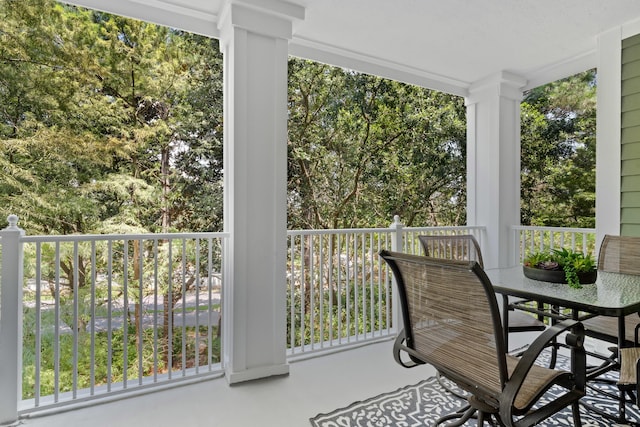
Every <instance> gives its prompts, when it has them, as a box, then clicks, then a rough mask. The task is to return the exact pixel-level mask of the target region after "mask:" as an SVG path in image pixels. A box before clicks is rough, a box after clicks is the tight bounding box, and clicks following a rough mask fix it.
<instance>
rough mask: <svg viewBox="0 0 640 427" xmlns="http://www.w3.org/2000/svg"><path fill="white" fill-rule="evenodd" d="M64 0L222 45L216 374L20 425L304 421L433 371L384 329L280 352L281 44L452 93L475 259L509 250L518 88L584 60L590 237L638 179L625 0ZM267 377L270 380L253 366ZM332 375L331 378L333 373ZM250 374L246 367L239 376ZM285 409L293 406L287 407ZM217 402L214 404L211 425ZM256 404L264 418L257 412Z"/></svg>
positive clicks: (632, 9)
mask: <svg viewBox="0 0 640 427" xmlns="http://www.w3.org/2000/svg"><path fill="white" fill-rule="evenodd" d="M73 3H76V4H78V5H81V6H85V7H90V8H96V9H101V10H105V11H108V12H111V13H116V14H121V15H126V16H130V17H134V18H138V19H143V20H148V21H152V22H156V23H159V24H163V25H169V26H173V27H176V28H181V29H184V30H187V31H193V32H196V33H200V34H205V35H209V36H211V37H216V38H219V39H220V40H221V46H222V49H223V52H224V56H225V85H224V88H225V137H224V139H225V178H226V179H225V186H226V187H225V230H224V231H225V233H226V235H227V236H228V238H227V239H225V240H224V248H223V253H224V265H223V277H224V283H223V290H224V291H223V292H224V294H225V298H224V300H223V307H222V310H221V311H222V313H223V319H222V324H223V325H224V327H223V329H222V343H223V344H222V346H223V347H222V361H223V362H222V376H224V379H223V378H218V379H213V380H211V381H204V382H201V383H198V384H193V385H186V386H184V387H179V388H175V389H172V390H166V391H159V392H158V393H151V394H148V395H143V396H140V397H137V398H135V399H128V400H118V401H115V402H113V403H106V404H104V405H97V406H95V407H94V408H88V409H78V410H74V411H73V412H69V413H66V414H60V415H56V416H55V417H53V418H51V417H47V418H34V419H26V420H25V423H27V424H29V423H30V424H32V425H52V426H53V425H58V424H56V423H58V422H60V425H62V424H63V423H64V424H65V425H74V424H78V425H82V424H83V423H88V422H91V423H92V424H94V425H99V424H97V423H98V422H99V420H100V421H102V420H104V422H105V425H106V424H107V423H108V424H109V425H113V424H115V423H116V422H118V421H120V422H121V423H123V424H125V425H127V424H131V425H163V424H168V422H167V420H170V419H174V420H175V423H177V424H183V425H211V424H212V423H213V425H238V426H240V425H260V424H262V425H304V424H305V422H306V420H308V418H309V417H310V416H313V415H315V414H316V413H318V412H323V411H329V410H331V409H333V408H335V407H339V406H343V405H345V404H348V403H350V402H352V401H354V400H359V399H363V398H366V397H369V396H372V395H375V394H377V393H378V392H383V391H389V390H390V389H394V388H396V387H399V386H401V385H406V384H408V383H412V382H416V381H415V380H416V378H417V377H420V378H423V377H427V376H430V375H431V374H432V372H431V371H430V370H429V368H425V369H424V370H423V373H421V374H420V375H418V374H417V373H416V371H415V370H411V371H407V370H403V369H402V368H400V367H399V366H395V365H394V362H393V359H392V358H391V354H390V348H391V344H390V342H389V341H385V342H382V343H376V344H372V345H370V346H366V347H362V348H358V349H353V350H350V351H348V352H342V353H337V354H333V355H331V356H324V357H317V358H312V359H309V360H305V361H300V362H295V363H292V362H291V361H290V360H289V359H288V356H287V337H286V329H287V328H286V302H285V300H286V283H287V280H286V270H287V269H286V259H287V250H288V249H287V248H288V246H287V229H286V228H287V227H286V217H287V212H286V174H287V172H286V152H287V150H286V140H287V132H286V117H287V106H286V104H287V103H286V93H287V91H286V90H287V79H286V76H287V58H288V56H289V55H294V56H300V57H304V58H309V59H312V60H316V61H320V62H326V63H329V64H332V65H338V66H343V67H347V68H352V69H355V70H357V71H361V72H367V73H371V74H376V75H380V76H382V77H387V78H392V79H397V80H401V81H404V82H407V83H412V84H417V85H421V86H425V87H428V88H432V89H436V90H441V91H445V92H448V93H453V94H456V95H460V96H463V97H465V99H466V101H467V144H468V145H467V173H468V175H467V186H468V204H467V226H470V227H474V226H477V227H482V228H483V230H484V232H483V233H484V234H483V254H484V258H485V265H486V266H487V267H489V268H491V267H503V266H508V265H511V264H512V263H513V262H515V260H516V258H514V256H513V254H514V253H515V252H516V251H517V246H516V241H515V239H513V238H512V234H511V233H512V227H513V226H514V225H515V226H517V225H518V224H519V218H520V207H519V200H520V194H519V191H520V187H519V182H520V180H519V173H520V168H519V166H520V162H519V153H520V145H519V138H520V136H519V135H520V124H519V123H520V120H519V119H520V115H519V104H520V99H521V97H522V93H523V91H525V90H527V89H530V88H533V87H536V86H538V85H541V84H544V83H547V82H550V81H553V80H556V79H559V78H562V77H566V76H568V75H571V74H574V73H577V72H580V71H584V70H586V69H589V68H597V69H598V131H597V140H598V149H597V150H598V166H597V172H598V173H597V185H596V187H597V212H596V220H597V223H596V225H597V227H596V236H597V240H598V241H599V240H600V239H601V238H602V236H603V235H604V234H620V232H621V227H622V223H623V220H622V208H623V207H624V202H623V200H622V197H621V190H622V187H623V185H630V186H631V188H630V189H631V191H634V190H637V189H639V188H637V187H636V188H633V180H626V181H625V182H623V179H622V177H623V174H624V170H623V165H622V154H621V127H622V123H623V118H622V117H623V111H622V106H621V95H622V94H621V87H620V86H621V83H620V82H621V79H622V43H623V40H625V39H628V38H630V37H633V36H635V35H637V34H640V4H638V3H637V2H634V1H623V2H616V3H615V4H611V3H604V2H601V1H598V0H593V1H588V2H584V1H572V2H563V3H562V4H557V3H558V2H553V1H544V2H536V3H535V4H526V5H524V4H514V3H513V2H508V1H504V0H503V1H499V0H496V1H491V2H488V3H483V4H478V5H473V6H470V5H469V4H467V2H464V1H454V2H446V4H438V5H435V4H431V3H429V2H424V3H421V4H419V3H415V2H412V3H410V4H404V5H402V6H398V5H396V4H393V3H391V2H384V1H375V2H360V1H344V0H336V1H322V0H315V1H313V0H296V1H290V2H284V1H278V0H273V1H267V2H262V1H258V0H242V1H211V2H195V1H191V2H188V1H178V0H176V1H125V0H116V1H112V2H109V3H108V4H105V3H104V2H102V1H99V0H85V1H77V2H73ZM627 190H629V188H627ZM629 212H630V215H632V216H633V215H634V213H633V211H629ZM5 297H6V295H5V294H3V298H5ZM11 304H12V303H11V302H9V301H7V302H5V301H4V300H3V304H2V307H3V313H2V316H3V317H4V316H16V317H19V314H18V310H17V307H15V311H13V309H12V308H10V307H11ZM3 334H6V332H5V331H3ZM354 367H357V368H358V369H357V370H355V369H354ZM272 376H273V377H275V378H272V379H269V380H264V378H267V377H272ZM338 379H340V381H345V384H344V385H342V384H338V383H337V382H336V381H337V380H338ZM249 380H259V381H255V382H251V383H247V384H243V383H244V382H246V381H249ZM229 384H232V385H233V386H231V387H230V386H229ZM314 384H317V389H316V388H315V387H314ZM302 390H304V393H303V392H302ZM336 390H340V392H339V393H336ZM307 393H309V394H307ZM180 399H182V400H180ZM159 402H160V403H159ZM212 402H215V403H212ZM248 402H250V404H248ZM123 405H126V406H130V410H128V409H125V408H123ZM147 405H148V406H147ZM183 405H184V406H183ZM216 405H220V406H219V411H218V410H217V408H218V406H216ZM143 406H144V408H143ZM278 406H283V408H284V407H285V406H286V408H287V409H286V410H284V409H283V411H282V413H285V414H286V415H279V414H280V411H278V410H275V408H277V407H278ZM16 407H17V405H16V402H15V399H13V398H11V399H8V400H7V399H3V403H2V406H0V409H6V410H7V411H15V408H16ZM12 408H13V409H12ZM291 408H296V409H295V411H296V413H295V414H292V413H291V411H293V410H292V409H291ZM254 410H255V412H254ZM101 411H102V412H101ZM298 411H299V413H298ZM132 413H135V415H132ZM215 413H219V414H221V417H226V418H222V419H221V420H220V422H219V423H218V421H217V420H216V416H215ZM265 413H268V415H269V416H273V417H274V419H273V420H267V419H265V418H264V417H265V416H266V414H265ZM211 414H214V415H211ZM0 415H2V416H1V417H0V424H1V423H2V422H5V421H9V422H12V421H13V420H14V419H15V416H14V414H12V413H9V414H8V415H7V416H6V417H5V414H4V413H1V414H0ZM116 416H118V417H120V416H122V417H124V418H122V419H115V418H114V417H116ZM253 416H255V417H256V418H252V417H253ZM289 416H291V418H290V419H288V418H285V419H284V420H283V418H281V417H289ZM76 417H77V418H76ZM132 417H135V418H132ZM156 417H157V418H156ZM171 417H176V418H171ZM244 417H246V419H245V418H244ZM275 417H278V418H277V420H276V418H275ZM211 420H213V421H211ZM256 420H258V421H256Z"/></svg>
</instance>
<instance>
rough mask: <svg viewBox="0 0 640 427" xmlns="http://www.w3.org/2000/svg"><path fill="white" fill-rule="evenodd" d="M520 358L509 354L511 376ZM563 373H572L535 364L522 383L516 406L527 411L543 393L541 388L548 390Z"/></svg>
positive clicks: (508, 364)
mask: <svg viewBox="0 0 640 427" xmlns="http://www.w3.org/2000/svg"><path fill="white" fill-rule="evenodd" d="M519 360H520V358H518V357H514V356H510V355H507V369H508V370H509V376H511V374H512V373H513V370H514V369H515V368H516V365H517V364H518V361H519ZM561 375H571V374H570V373H569V372H566V371H561V370H556V369H549V368H545V367H543V366H538V365H533V367H532V368H531V370H530V371H529V373H528V374H527V380H526V381H525V382H524V383H523V384H522V388H521V389H520V391H519V392H518V395H517V396H516V401H515V403H514V406H515V407H516V408H517V409H518V410H519V411H522V412H524V411H526V410H527V409H528V408H530V407H531V405H532V404H533V403H534V402H535V400H536V399H538V397H539V396H540V394H541V392H540V391H541V390H547V389H548V388H549V387H551V386H552V385H553V384H554V382H555V380H556V378H558V377H559V376H561Z"/></svg>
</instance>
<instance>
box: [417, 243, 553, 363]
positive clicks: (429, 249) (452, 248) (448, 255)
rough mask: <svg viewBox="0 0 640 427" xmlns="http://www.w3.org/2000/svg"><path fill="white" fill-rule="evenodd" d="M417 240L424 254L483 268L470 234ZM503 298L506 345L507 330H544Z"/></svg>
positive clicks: (480, 254)
mask: <svg viewBox="0 0 640 427" xmlns="http://www.w3.org/2000/svg"><path fill="white" fill-rule="evenodd" d="M418 240H419V241H420V244H421V245H422V249H423V250H424V254H425V255H426V256H430V257H433V258H443V259H454V260H459V261H477V262H478V264H480V267H482V268H484V263H483V262H482V252H481V251H480V245H479V244H478V241H477V240H476V238H475V237H474V236H473V235H471V234H459V235H437V234H434V235H421V236H418ZM504 298H507V301H505V304H504V306H506V307H507V309H508V310H509V328H508V331H506V333H505V341H506V343H507V346H508V343H509V337H508V335H507V333H508V332H532V331H534V332H535V331H544V330H545V329H546V328H547V325H545V324H544V322H543V321H542V319H541V318H537V317H535V316H531V315H530V314H527V313H523V312H521V311H517V310H513V309H512V308H511V307H512V306H511V305H510V304H508V297H507V296H505V297H504ZM539 308H540V307H539ZM554 348H555V347H554ZM554 359H555V354H554Z"/></svg>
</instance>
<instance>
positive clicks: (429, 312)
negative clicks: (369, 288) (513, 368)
mask: <svg viewBox="0 0 640 427" xmlns="http://www.w3.org/2000/svg"><path fill="white" fill-rule="evenodd" d="M380 255H381V256H382V257H383V258H384V259H385V261H386V262H387V263H388V264H389V266H390V267H391V269H392V271H393V272H394V276H395V277H396V282H397V285H398V290H399V296H400V302H401V306H402V309H403V318H404V328H405V334H406V343H407V346H408V347H410V348H413V349H414V350H415V351H417V352H418V353H419V354H420V358H421V359H422V360H424V361H426V362H427V363H430V364H432V365H433V366H434V367H435V368H436V369H437V370H438V371H440V372H441V373H443V374H444V375H445V376H446V377H447V378H449V379H451V380H453V381H455V382H456V383H458V384H459V385H460V386H462V387H463V388H465V389H467V390H469V391H471V390H473V393H474V394H475V395H479V394H480V395H484V396H483V397H484V398H485V399H489V401H492V400H494V399H495V398H496V396H497V395H498V394H499V393H500V391H501V390H502V386H503V384H504V381H505V380H506V375H507V374H506V372H507V370H506V360H505V356H504V354H505V352H504V341H503V336H502V332H501V331H502V326H501V323H500V315H499V312H498V306H497V302H496V298H495V294H494V293H493V289H492V288H491V283H490V282H489V279H488V278H486V275H485V273H484V270H482V269H481V268H480V267H479V266H478V264H477V263H476V262H462V261H451V260H442V259H436V258H429V257H422V256H416V255H408V254H400V253H395V252H387V251H383V252H382V253H381V254H380Z"/></svg>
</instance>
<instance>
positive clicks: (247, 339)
mask: <svg viewBox="0 0 640 427" xmlns="http://www.w3.org/2000/svg"><path fill="white" fill-rule="evenodd" d="M267 4H268V7H269V9H261V6H260V4H259V3H258V2H253V1H252V2H237V1H236V2H233V3H228V4H227V5H226V7H225V10H224V12H223V14H222V16H221V17H220V25H219V26H220V31H221V40H220V41H221V46H222V51H223V54H224V78H225V81H224V98H225V99H224V181H225V189H224V190H225V196H224V197H225V200H224V205H225V208H224V209H225V211H224V215H225V217H224V224H225V231H227V232H229V233H230V236H231V237H230V239H229V241H228V242H227V247H226V248H225V249H226V251H225V259H224V261H225V268H224V289H223V301H224V302H223V311H222V313H223V323H222V328H223V342H222V354H223V363H224V367H225V372H226V376H227V380H228V381H229V383H236V382H240V381H247V380H251V379H256V378H262V377H268V376H272V375H283V374H288V372H289V366H288V365H287V362H286V330H287V327H286V250H287V241H286V239H287V233H286V232H287V204H286V196H287V60H288V39H290V38H291V36H292V20H293V19H303V18H304V9H303V8H300V7H299V6H295V5H292V4H290V3H285V2H280V1H277V0H276V1H270V2H267Z"/></svg>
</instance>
